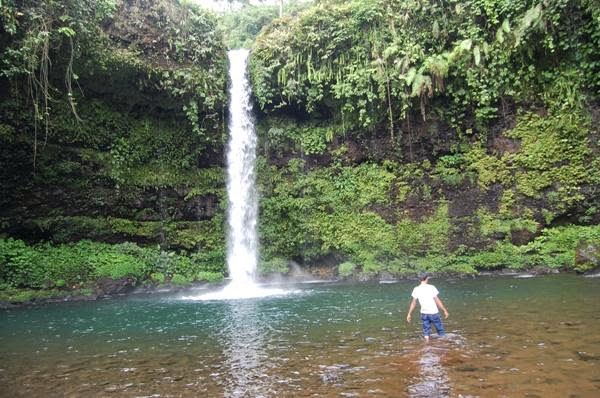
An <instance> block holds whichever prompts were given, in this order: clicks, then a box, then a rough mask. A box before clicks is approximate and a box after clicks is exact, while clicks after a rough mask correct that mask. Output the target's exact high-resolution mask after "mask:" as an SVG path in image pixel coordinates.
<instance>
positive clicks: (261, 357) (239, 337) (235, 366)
mask: <svg viewBox="0 0 600 398" xmlns="http://www.w3.org/2000/svg"><path fill="white" fill-rule="evenodd" d="M257 306H258V303H257V302H256V301H253V300H245V301H239V300H234V301H231V302H229V303H228V308H227V310H228V313H227V315H226V322H225V325H226V326H225V330H224V336H223V337H224V339H225V342H226V344H225V346H224V347H225V348H224V352H223V356H224V363H225V366H224V368H227V369H228V371H229V374H228V378H227V380H223V384H224V389H225V392H224V395H225V396H227V397H244V396H253V397H263V396H267V395H268V383H267V380H266V379H267V378H268V372H267V364H266V361H267V359H268V355H267V353H266V351H265V347H266V341H265V339H266V330H265V323H264V322H261V321H260V315H259V309H258V308H257Z"/></svg>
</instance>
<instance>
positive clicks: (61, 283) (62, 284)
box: [54, 279, 67, 289]
mask: <svg viewBox="0 0 600 398" xmlns="http://www.w3.org/2000/svg"><path fill="white" fill-rule="evenodd" d="M66 285H67V282H66V281H65V280H64V279H57V280H55V281H54V286H55V287H57V288H59V289H60V288H63V287H65V286H66Z"/></svg>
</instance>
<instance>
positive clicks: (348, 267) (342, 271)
mask: <svg viewBox="0 0 600 398" xmlns="http://www.w3.org/2000/svg"><path fill="white" fill-rule="evenodd" d="M355 270H356V264H354V263H352V262H350V261H346V262H343V263H341V264H340V265H338V274H339V275H340V276H341V277H342V278H347V277H349V276H351V275H352V274H353V273H354V271H355Z"/></svg>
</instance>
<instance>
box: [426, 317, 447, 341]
mask: <svg viewBox="0 0 600 398" xmlns="http://www.w3.org/2000/svg"><path fill="white" fill-rule="evenodd" d="M421 322H423V336H429V335H430V334H431V324H432V323H433V325H434V326H435V330H437V332H438V334H439V335H440V336H443V335H445V334H446V332H444V325H442V318H440V314H421Z"/></svg>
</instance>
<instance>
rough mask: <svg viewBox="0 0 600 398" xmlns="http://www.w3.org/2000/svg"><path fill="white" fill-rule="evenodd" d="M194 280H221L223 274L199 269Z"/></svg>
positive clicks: (213, 281) (212, 281)
mask: <svg viewBox="0 0 600 398" xmlns="http://www.w3.org/2000/svg"><path fill="white" fill-rule="evenodd" d="M196 280H199V281H206V282H211V283H215V282H221V281H222V280H223V274H222V273H220V272H210V271H200V272H198V275H196Z"/></svg>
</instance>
